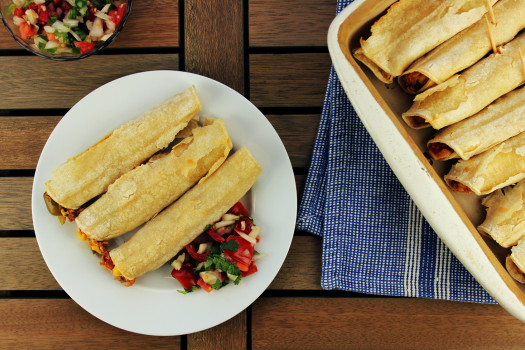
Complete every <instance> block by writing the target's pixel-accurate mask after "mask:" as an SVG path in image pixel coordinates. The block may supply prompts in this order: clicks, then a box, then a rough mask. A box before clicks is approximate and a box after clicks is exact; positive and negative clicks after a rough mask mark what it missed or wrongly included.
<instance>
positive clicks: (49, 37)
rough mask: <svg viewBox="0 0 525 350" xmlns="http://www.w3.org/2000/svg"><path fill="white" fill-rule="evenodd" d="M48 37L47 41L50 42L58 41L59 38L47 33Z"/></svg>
mask: <svg viewBox="0 0 525 350" xmlns="http://www.w3.org/2000/svg"><path fill="white" fill-rule="evenodd" d="M46 36H47V40H49V41H58V38H57V36H56V35H55V33H48V32H46Z"/></svg>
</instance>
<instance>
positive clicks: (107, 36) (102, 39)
mask: <svg viewBox="0 0 525 350" xmlns="http://www.w3.org/2000/svg"><path fill="white" fill-rule="evenodd" d="M112 35H113V33H108V34H105V35H104V36H103V37H102V38H100V41H106V40H108V39H109V38H110V37H111V36H112Z"/></svg>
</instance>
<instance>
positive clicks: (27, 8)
mask: <svg viewBox="0 0 525 350" xmlns="http://www.w3.org/2000/svg"><path fill="white" fill-rule="evenodd" d="M39 6H40V5H37V4H35V3H34V2H32V3H30V4H29V5H27V7H26V10H33V11H35V12H36V10H38V7H39Z"/></svg>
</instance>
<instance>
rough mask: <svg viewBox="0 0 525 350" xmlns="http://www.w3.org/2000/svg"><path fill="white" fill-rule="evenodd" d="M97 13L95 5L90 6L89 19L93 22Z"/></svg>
mask: <svg viewBox="0 0 525 350" xmlns="http://www.w3.org/2000/svg"><path fill="white" fill-rule="evenodd" d="M95 13H97V9H96V8H94V7H89V8H88V14H87V20H88V21H91V22H93V21H94V20H95V17H96V16H95Z"/></svg>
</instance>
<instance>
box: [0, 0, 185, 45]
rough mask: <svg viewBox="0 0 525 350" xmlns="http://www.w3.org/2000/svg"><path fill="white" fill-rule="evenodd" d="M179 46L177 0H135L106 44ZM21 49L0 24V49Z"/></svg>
mask: <svg viewBox="0 0 525 350" xmlns="http://www.w3.org/2000/svg"><path fill="white" fill-rule="evenodd" d="M177 46H179V8H178V2H177V1H171V0H135V1H133V7H132V10H131V14H130V16H129V18H128V21H127V22H126V25H125V26H124V29H123V30H122V32H121V33H120V34H119V35H118V36H117V38H116V39H115V41H114V42H112V43H111V44H110V45H109V46H108V48H112V49H114V48H124V47H125V48H130V47H177ZM12 49H20V50H23V49H22V47H21V46H20V45H18V43H17V42H16V41H15V40H14V39H13V37H12V36H11V35H10V34H9V32H8V31H7V29H6V28H5V26H3V25H2V26H1V28H0V50H12Z"/></svg>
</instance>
